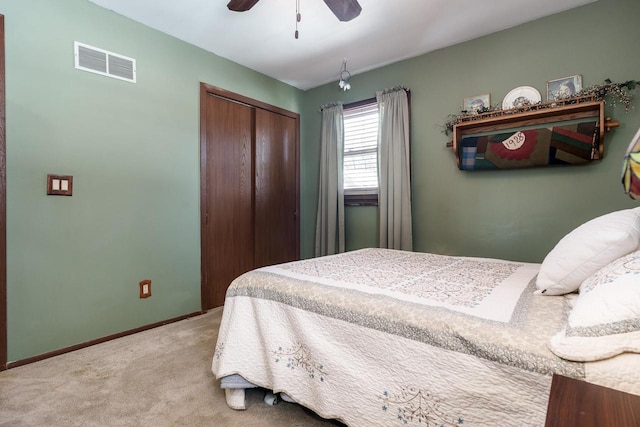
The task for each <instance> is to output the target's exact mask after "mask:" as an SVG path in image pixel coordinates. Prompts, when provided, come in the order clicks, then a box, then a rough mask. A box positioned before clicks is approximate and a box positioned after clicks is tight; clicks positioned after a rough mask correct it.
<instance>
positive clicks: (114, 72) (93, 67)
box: [74, 42, 136, 83]
mask: <svg viewBox="0 0 640 427" xmlns="http://www.w3.org/2000/svg"><path fill="white" fill-rule="evenodd" d="M74 55H75V58H76V68H77V69H78V70H84V71H89V72H90V73H96V74H101V75H103V76H108V77H113V78H114V79H120V80H126V81H128V82H133V83H135V82H136V60H135V59H133V58H127V57H126V56H122V55H118V54H117V53H113V52H109V51H106V50H104V49H100V48H97V47H93V46H89V45H87V44H84V43H80V42H75V43H74Z"/></svg>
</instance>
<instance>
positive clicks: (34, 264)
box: [0, 0, 640, 361]
mask: <svg viewBox="0 0 640 427" xmlns="http://www.w3.org/2000/svg"><path fill="white" fill-rule="evenodd" d="M0 13H2V14H4V15H5V32H6V95H7V111H6V114H7V298H8V349H9V354H8V360H9V361H15V360H21V359H24V358H27V357H31V356H34V355H38V354H42V353H45V352H48V351H52V350H56V349H59V348H64V347H67V346H70V345H74V344H78V343H82V342H85V341H89V340H92V339H96V338H100V337H103V336H106V335H109V334H113V333H117V332H121V331H124V330H128V329H132V328H135V327H138V326H142V325H147V324H150V323H154V322H157V321H162V320H165V319H168V318H172V317H176V316H180V315H183V314H187V313H191V312H193V311H196V310H198V309H199V308H200V231H199V227H200V222H199V212H200V208H199V176H200V172H199V83H200V82H205V83H209V84H212V85H215V86H219V87H222V88H225V89H227V90H230V91H233V92H238V93H241V94H243V95H246V96H249V97H252V98H255V99H258V100H261V101H263V102H267V103H270V104H274V105H277V106H279V107H282V108H285V109H288V110H292V111H296V112H299V113H301V123H302V129H301V132H302V139H301V221H302V222H301V248H302V255H303V257H310V256H312V254H313V247H314V244H313V241H314V233H315V215H316V203H317V187H318V182H317V178H318V157H319V152H320V148H319V135H320V115H319V113H318V107H319V106H320V105H322V104H324V103H326V102H329V101H335V100H343V101H345V102H351V101H356V100H360V99H364V98H370V97H372V96H373V95H374V93H375V91H376V90H379V89H383V88H388V87H391V86H395V85H398V84H403V85H406V86H407V87H409V88H410V89H411V92H412V118H413V119H412V120H413V121H412V132H413V146H412V156H413V165H412V168H413V169H412V178H413V203H414V205H413V206H414V207H413V215H414V233H415V237H414V242H415V249H416V250H419V251H433V252H439V253H450V254H461V255H480V256H495V257H502V258H508V259H517V260H528V261H540V260H541V259H542V258H543V257H544V255H545V254H546V253H547V252H548V251H549V249H550V248H551V247H552V246H553V245H554V244H555V242H556V241H557V240H558V239H559V238H560V237H561V236H562V235H563V234H564V233H566V232H567V231H568V230H570V229H572V228H573V227H575V226H576V225H578V224H580V223H581V222H583V221H585V220H587V219H589V218H592V217H594V216H596V215H599V214H602V213H605V212H609V211H612V210H616V209H621V208H626V207H632V206H635V205H634V204H633V203H632V201H631V200H630V199H628V198H627V196H625V195H624V194H623V193H622V187H621V185H620V182H619V174H620V167H621V158H622V155H623V153H624V150H625V148H626V145H627V143H628V141H629V140H630V138H631V136H632V135H633V134H634V132H635V130H636V129H637V128H638V126H640V115H639V113H638V109H636V110H633V111H631V112H629V113H625V112H624V111H623V109H622V108H620V107H616V108H614V107H612V106H609V107H608V108H607V113H608V114H609V115H611V116H613V117H614V118H616V119H618V120H620V121H621V126H620V128H618V129H616V130H614V131H613V132H612V133H610V134H608V135H607V140H606V141H605V145H606V149H605V151H606V152H605V159H604V160H602V161H601V162H597V163H594V164H590V165H588V166H585V167H564V168H542V169H535V170H534V169H532V170H518V171H498V172H479V173H473V172H461V171H459V170H458V169H457V168H456V166H455V159H454V157H453V153H452V151H451V149H447V148H445V144H446V142H447V140H448V139H449V138H448V137H447V136H445V135H444V134H443V133H442V132H441V128H442V124H443V123H444V121H445V120H446V117H447V115H448V114H451V113H455V112H457V111H459V110H460V107H461V103H462V99H463V98H464V97H465V96H470V95H475V94H479V93H487V92H489V93H491V96H492V102H493V103H497V102H499V101H501V99H502V97H503V96H504V95H505V94H506V93H507V92H508V91H509V90H510V89H512V88H513V87H516V86H520V85H532V86H535V87H537V88H538V89H539V90H540V91H541V92H542V93H543V94H544V93H545V83H546V81H547V80H549V79H554V78H559V77H564V76H568V75H572V74H582V75H583V79H584V83H585V84H590V83H601V82H602V81H603V80H604V79H605V78H611V79H613V80H614V81H624V80H628V79H639V78H640V75H638V74H639V73H640V56H638V55H637V41H638V40H640V26H638V25H637V23H636V20H637V17H638V16H640V3H638V2H637V1H636V0H599V1H598V2H597V3H595V4H592V5H588V6H584V7H581V8H578V9H574V10H571V11H569V12H566V13H563V14H559V15H556V16H553V17H550V18H545V19H542V20H539V21H536V22H533V23H529V24H526V25H522V26H519V27H516V28H513V29H510V30H506V31H503V32H501V33H497V34H494V35H490V36H487V37H483V38H481V39H478V40H473V41H470V42H467V43H463V44H460V45H457V46H454V47H451V48H447V49H443V50H440V51H437V52H433V53H430V54H427V55H423V56H420V57H418V58H414V59H410V60H406V61H402V62H399V63H397V64H394V65H390V66H387V67H383V68H380V69H378V70H374V71H371V72H368V73H365V74H362V75H357V76H354V77H353V80H352V86H353V89H352V90H351V91H349V92H347V93H342V92H340V91H339V90H338V88H337V85H336V84H335V83H331V84H329V85H326V86H322V87H319V88H316V89H313V90H310V91H307V92H301V91H299V90H296V89H295V88H292V87H290V86H288V85H285V84H283V83H280V82H277V81H275V80H273V79H270V78H268V77H266V76H264V75H261V74H258V73H256V72H253V71H251V70H248V69H246V68H244V67H241V66H239V65H237V64H234V63H232V62H230V61H227V60H225V59H222V58H220V57H217V56H215V55H212V54H210V53H207V52H205V51H203V50H201V49H198V48H196V47H193V46H191V45H188V44H186V43H183V42H181V41H178V40H176V39H174V38H172V37H169V36H167V35H163V34H160V33H158V32H157V31H154V30H151V29H149V28H147V27H145V26H142V25H140V24H137V23H134V22H132V21H130V20H128V19H126V18H123V17H121V16H119V15H117V14H115V13H113V12H110V11H108V10H105V9H102V8H100V7H98V6H95V5H94V4H92V3H90V2H88V1H86V0H58V1H50V0H20V1H16V0H0ZM76 40H77V41H80V42H83V43H86V44H89V45H93V46H96V47H100V48H103V49H106V50H110V51H113V52H116V53H120V54H122V55H126V56H129V57H133V58H136V60H137V72H138V75H137V77H138V82H137V83H135V84H132V83H127V82H123V81H119V80H115V79H110V78H107V77H102V76H98V75H95V74H91V73H87V72H83V71H78V70H75V69H74V68H73V42H74V41H76ZM336 77H337V76H336ZM47 173H56V174H69V175H73V177H74V195H73V197H54V196H46V195H45V178H46V174H47ZM346 217H347V247H348V248H349V249H355V248H359V247H364V246H375V245H376V242H377V237H376V236H377V231H376V224H377V216H376V210H375V209H374V208H367V207H356V208H348V209H347V214H346ZM142 279H152V280H153V285H152V291H153V296H152V297H151V298H148V299H144V300H141V299H139V298H138V282H139V281H140V280H142Z"/></svg>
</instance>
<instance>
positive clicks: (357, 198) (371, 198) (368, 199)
mask: <svg viewBox="0 0 640 427" xmlns="http://www.w3.org/2000/svg"><path fill="white" fill-rule="evenodd" d="M377 102H378V101H377V99H376V98H375V97H373V98H367V99H363V100H361V101H356V102H351V103H349V104H345V105H344V106H343V110H348V109H350V108H358V107H362V106H363V105H368V104H377ZM378 130H379V129H378ZM343 156H344V152H343ZM376 159H377V155H376ZM376 162H377V160H376ZM342 171H343V173H344V165H343V167H342ZM376 171H377V166H376ZM378 177H379V175H378ZM342 190H343V191H344V187H343V188H342ZM379 191H380V182H378V186H377V187H376V191H375V193H374V192H367V193H359V194H346V193H345V194H344V205H345V206H378V192H379Z"/></svg>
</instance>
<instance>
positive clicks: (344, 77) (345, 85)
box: [338, 59, 351, 92]
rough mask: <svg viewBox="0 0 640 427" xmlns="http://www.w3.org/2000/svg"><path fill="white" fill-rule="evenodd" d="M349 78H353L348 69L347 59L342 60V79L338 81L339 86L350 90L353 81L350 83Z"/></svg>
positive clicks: (344, 89)
mask: <svg viewBox="0 0 640 427" xmlns="http://www.w3.org/2000/svg"><path fill="white" fill-rule="evenodd" d="M349 79H351V73H350V72H349V71H348V70H347V60H346V59H343V60H342V70H341V71H340V81H339V82H338V87H339V88H340V89H342V90H343V91H345V92H346V91H348V90H349V89H351V83H349Z"/></svg>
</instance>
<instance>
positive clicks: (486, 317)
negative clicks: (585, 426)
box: [212, 208, 640, 426]
mask: <svg viewBox="0 0 640 427" xmlns="http://www.w3.org/2000/svg"><path fill="white" fill-rule="evenodd" d="M639 209H640V208H639ZM639 209H635V210H631V209H630V210H626V211H619V212H616V213H615V215H614V214H613V213H612V214H610V215H614V217H616V218H618V217H624V218H623V219H624V220H620V221H618V222H619V223H621V224H618V222H616V221H612V218H611V217H607V216H603V217H601V218H597V219H595V220H592V221H590V222H589V223H586V224H583V226H581V227H578V229H576V230H574V231H573V232H572V233H570V234H569V235H567V236H565V237H564V238H563V239H562V240H561V241H560V242H559V243H558V245H556V247H555V248H554V250H553V251H551V252H550V253H549V255H548V256H547V257H546V258H545V260H544V261H543V263H542V264H536V263H523V262H513V261H507V260H499V259H490V258H474V257H455V256H446V255H438V254H429V253H418V252H405V251H397V250H390V249H373V248H369V249H361V250H356V251H352V252H347V253H343V254H338V255H331V256H326V257H320V258H314V259H308V260H302V261H296V262H291V263H286V264H280V265H275V266H270V267H264V268H260V269H257V270H254V271H251V272H249V273H246V274H244V275H242V276H241V277H239V278H238V279H236V280H235V281H234V282H233V283H232V284H231V286H230V287H229V289H228V291H227V295H226V300H225V305H224V311H223V318H222V322H221V325H220V331H219V336H218V341H217V343H216V347H215V351H214V354H213V361H212V371H213V373H214V374H215V376H216V378H218V379H220V380H221V385H222V387H223V388H225V391H226V395H227V403H228V404H229V406H230V407H232V408H236V409H242V408H243V405H244V389H245V388H248V387H256V386H258V387H264V388H265V389H268V390H272V391H273V392H274V393H282V394H283V396H284V397H285V398H286V399H287V400H293V401H295V402H297V403H299V404H301V405H303V406H305V407H307V408H309V409H311V410H313V411H314V412H316V413H317V414H319V415H320V416H322V417H325V418H334V419H338V420H340V421H341V422H343V423H345V424H347V425H349V426H376V425H380V426H388V425H401V424H405V425H426V426H431V425H433V426H453V425H467V426H469V425H471V426H474V425H518V426H522V425H531V426H541V425H544V421H545V415H546V409H547V404H548V396H549V390H550V385H551V378H552V375H553V374H554V373H556V374H561V375H564V376H568V377H571V378H577V379H581V380H585V381H588V382H592V383H595V384H599V385H604V386H607V387H611V388H615V389H618V390H622V391H626V392H630V393H634V394H640V354H638V352H640V335H638V334H640V332H639V330H640V326H639V325H638V323H639V322H640V314H639V312H640V296H639V295H640V293H639V292H638V291H637V290H636V288H638V287H639V286H637V284H638V283H640V251H638V248H639V244H640V210H639ZM620 212H624V214H622V213H620ZM618 219H619V218H618ZM611 223H615V224H614V226H613V228H615V229H616V230H617V229H618V228H625V229H627V230H626V231H625V232H624V233H618V234H616V233H614V232H612V231H611V227H608V225H607V224H611ZM603 225H604V228H603ZM618 226H619V227H618ZM596 228H597V229H598V230H600V232H595V234H594V230H595V229H596ZM619 234H624V236H623V237H620V235H619ZM611 235H615V238H613V237H611ZM584 239H590V241H592V240H593V239H596V240H598V239H599V240H602V241H603V242H604V245H605V246H606V250H603V246H602V245H600V246H598V245H593V244H589V245H585V244H584ZM621 241H622V243H621ZM585 248H586V249H585ZM568 253H572V254H573V255H572V260H571V261H567V254H568ZM576 253H578V255H575V254H576ZM576 258H577V259H576ZM559 265H561V266H564V267H562V268H559V267H558V266H559ZM587 265H588V267H589V268H586V267H585V266H587ZM574 267H575V268H574ZM558 274H560V275H561V276H562V277H554V275H555V276H558ZM585 275H586V277H585ZM612 278H613V282H614V285H611V283H612ZM618 282H620V283H621V284H620V283H618ZM576 283H577V286H576ZM633 283H635V284H636V286H633ZM603 284H604V286H603ZM583 285H584V288H581V286H583ZM611 286H614V287H615V286H618V288H620V289H623V291H620V290H619V289H616V292H614V293H613V294H614V296H613V297H611V298H613V299H611V298H610V299H607V298H609V297H607V296H603V294H602V292H601V291H602V289H603V288H607V289H608V288H610V287H611ZM573 287H575V289H572V288H573ZM568 289H570V290H569V291H567V290H568ZM605 290H606V289H605ZM625 292H626V293H625ZM633 292H635V294H634V293H633ZM599 293H600V294H599ZM636 294H637V295H636ZM594 295H595V297H594ZM634 298H635V299H634ZM584 300H586V302H584ZM603 300H604V301H603ZM612 301H613V303H616V302H617V303H618V304H622V306H623V308H624V309H622V310H614V311H616V313H613V314H611V313H609V314H607V313H604V312H605V311H606V310H609V309H611V307H612V306H613V305H615V304H613V303H612ZM598 304H601V305H602V304H604V306H605V308H604V309H602V308H600V309H599V308H598V307H600V306H599V305H598ZM612 304H613V305H612ZM598 310H600V311H599V312H598V313H599V314H598V316H596V318H595V319H594V318H587V317H593V316H591V315H590V314H589V315H587V314H585V313H593V312H594V311H598ZM620 312H622V314H620ZM607 316H609V317H607ZM611 316H614V317H616V316H618V317H619V316H623V319H622V320H621V319H618V318H617V317H616V318H611ZM634 316H635V317H634ZM606 325H613V326H612V327H613V328H614V329H615V331H614V332H611V331H610V330H608V329H607V326H606ZM621 325H622V326H621ZM620 328H622V330H621V329H620ZM594 330H596V331H598V332H597V333H593V331H594ZM612 336H614V337H613V338H612ZM594 349H595V350H594ZM561 356H562V357H561Z"/></svg>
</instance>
